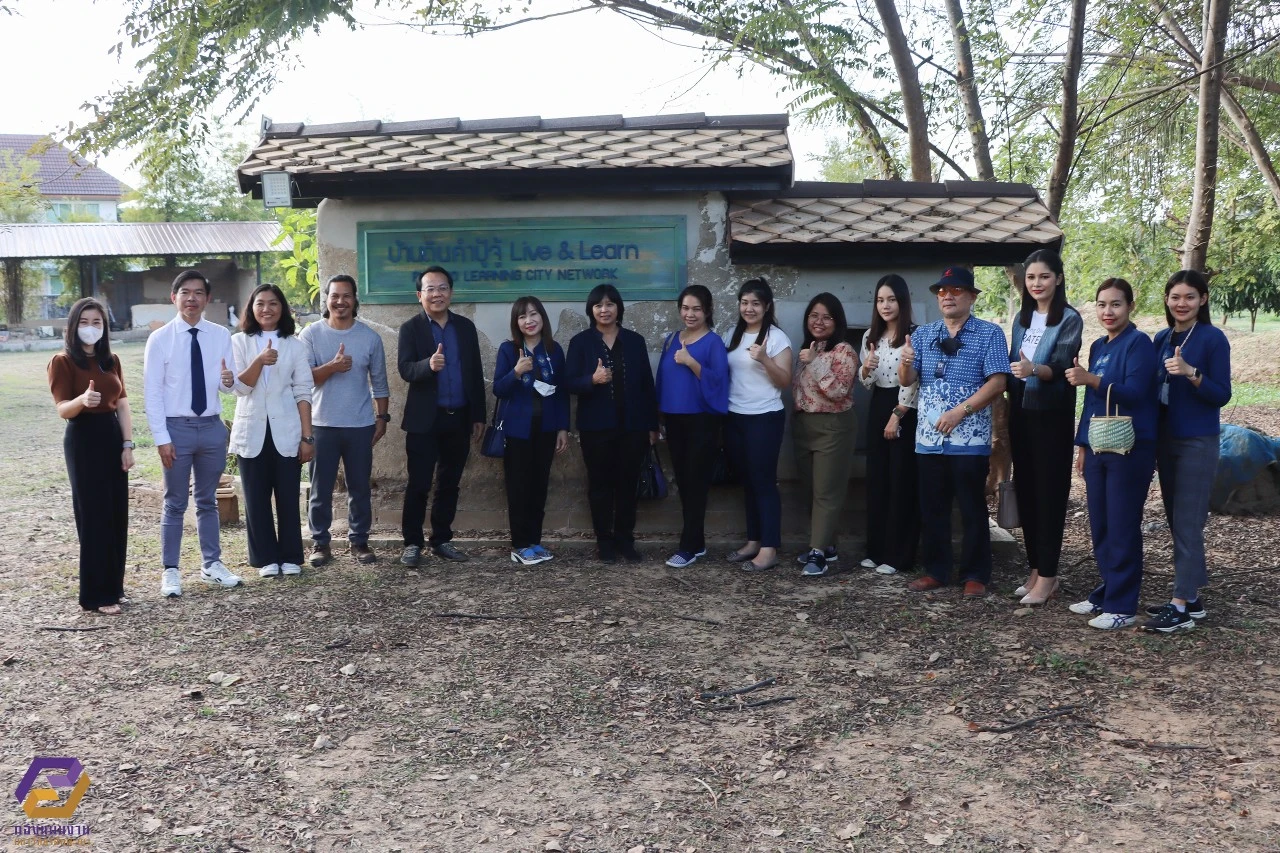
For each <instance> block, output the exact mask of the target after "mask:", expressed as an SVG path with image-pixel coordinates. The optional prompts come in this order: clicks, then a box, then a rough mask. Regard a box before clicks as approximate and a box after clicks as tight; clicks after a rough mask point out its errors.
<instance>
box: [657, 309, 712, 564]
mask: <svg viewBox="0 0 1280 853" xmlns="http://www.w3.org/2000/svg"><path fill="white" fill-rule="evenodd" d="M676 305H677V306H678V307H679V308H680V320H681V324H682V328H681V330H680V331H679V332H673V333H672V334H671V335H669V336H668V337H667V340H666V343H664V344H663V347H662V358H660V359H659V360H658V383H657V384H658V410H659V411H660V412H662V417H663V421H664V422H665V423H666V428H667V447H668V448H669V449H670V450H671V467H672V469H673V470H674V471H675V476H676V483H677V484H679V487H680V510H681V513H682V514H683V526H682V527H681V530H680V547H679V549H678V550H677V551H676V553H675V554H673V555H671V558H670V559H668V560H667V565H668V566H671V567H672V568H676V569H683V568H684V567H686V566H691V565H693V563H694V562H696V561H697V559H698V558H699V557H702V556H705V555H706V553H707V542H706V538H705V533H704V531H705V521H706V514H707V493H708V492H709V491H710V489H711V469H712V468H713V467H714V466H715V462H716V450H717V445H718V440H719V438H720V422H721V420H722V419H723V417H724V415H725V413H726V412H728V411H729V361H728V357H727V355H726V352H725V348H724V341H722V340H721V339H720V336H719V335H717V334H714V333H713V332H712V331H711V324H712V313H711V291H710V290H708V289H707V288H705V287H703V286H702V285H701V284H691V285H689V286H688V287H686V288H685V289H684V290H682V291H680V298H679V299H677V300H676Z"/></svg>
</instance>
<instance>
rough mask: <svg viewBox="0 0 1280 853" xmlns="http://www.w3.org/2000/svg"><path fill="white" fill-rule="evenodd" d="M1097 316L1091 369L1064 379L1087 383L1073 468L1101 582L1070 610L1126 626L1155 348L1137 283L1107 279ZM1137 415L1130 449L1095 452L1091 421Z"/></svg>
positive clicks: (1147, 458)
mask: <svg viewBox="0 0 1280 853" xmlns="http://www.w3.org/2000/svg"><path fill="white" fill-rule="evenodd" d="M1096 308H1097V311H1098V321H1099V322H1100V323H1101V324H1102V328H1103V329H1105V330H1106V335H1104V336H1103V337H1100V338H1098V339H1097V340H1096V341H1094V342H1093V346H1091V347H1090V348H1089V369H1088V370H1086V369H1084V368H1083V367H1080V366H1079V365H1080V360H1079V359H1076V362H1075V366H1073V367H1071V368H1069V369H1068V370H1067V372H1066V376H1067V381H1068V382H1070V383H1071V384H1072V385H1074V386H1077V387H1079V386H1081V385H1083V386H1085V392H1084V411H1083V413H1082V414H1081V416H1080V428H1079V429H1078V430H1077V431H1076V445H1077V446H1078V450H1077V451H1076V470H1077V471H1078V472H1081V473H1082V474H1083V475H1084V482H1085V489H1086V490H1087V493H1088V502H1089V527H1090V529H1091V531H1092V533H1093V555H1094V560H1095V562H1097V564H1098V571H1099V573H1100V574H1101V575H1102V583H1101V584H1099V585H1098V587H1097V589H1095V590H1094V591H1093V592H1091V593H1090V594H1089V597H1088V598H1086V599H1085V600H1084V601H1079V602H1076V603H1075V604H1072V605H1071V606H1070V608H1069V609H1070V610H1071V612H1072V613H1079V614H1081V615H1093V618H1092V619H1090V620H1089V624H1090V625H1091V626H1092V627H1094V628H1100V629H1102V630H1115V629H1117V628H1127V627H1129V626H1130V625H1132V624H1133V623H1134V622H1135V621H1136V619H1137V612H1138V592H1139V591H1140V589H1141V588H1142V506H1143V504H1144V503H1146V500H1147V492H1148V491H1149V490H1150V489H1151V474H1152V472H1153V471H1154V469H1155V464H1156V390H1155V375H1156V374H1155V371H1156V353H1155V347H1153V346H1152V345H1151V339H1150V338H1148V337H1147V336H1146V335H1144V334H1143V333H1142V332H1140V331H1138V329H1137V328H1136V327H1135V326H1134V325H1133V323H1131V322H1130V321H1129V315H1130V313H1131V312H1132V311H1133V288H1132V287H1130V286H1129V282H1127V281H1125V280H1124V279H1122V278H1109V279H1107V280H1106V281H1104V282H1103V283H1102V285H1101V286H1100V287H1099V288H1098V293H1097V296H1096ZM1108 392H1110V394H1111V412H1110V414H1111V415H1115V414H1117V411H1116V410H1117V409H1118V410H1119V414H1121V415H1127V416H1129V417H1131V418H1133V431H1134V435H1135V438H1136V441H1135V442H1134V445H1133V449H1132V450H1130V451H1129V452H1128V453H1124V454H1121V453H1105V452H1100V453H1095V452H1093V450H1092V448H1090V447H1089V423H1090V421H1091V420H1092V419H1093V418H1095V417H1103V416H1105V415H1106V414H1107V412H1106V408H1107V394H1108Z"/></svg>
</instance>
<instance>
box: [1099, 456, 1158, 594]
mask: <svg viewBox="0 0 1280 853" xmlns="http://www.w3.org/2000/svg"><path fill="white" fill-rule="evenodd" d="M1155 465H1156V447H1155V442H1153V441H1139V442H1137V443H1136V444H1134V446H1133V450H1131V451H1129V453H1128V454H1127V455H1124V456H1122V455H1120V454H1119V453H1094V452H1093V451H1092V450H1089V449H1088V448H1085V451H1084V483H1085V489H1086V490H1087V492H1088V501H1089V529H1090V530H1091V531H1092V533H1093V557H1094V559H1095V560H1096V561H1097V563H1098V573H1099V574H1101V575H1102V583H1101V584H1099V585H1098V587H1097V589H1095V590H1094V591H1093V592H1091V593H1089V600H1090V601H1092V602H1093V603H1094V604H1096V605H1097V606H1099V607H1101V608H1102V610H1103V612H1104V613H1118V614H1121V615H1124V616H1136V615H1137V613H1138V593H1139V592H1140V591H1141V589H1142V505H1143V504H1144V503H1146V500H1147V492H1148V491H1149V490H1150V489H1151V475H1152V473H1153V472H1154V469H1155Z"/></svg>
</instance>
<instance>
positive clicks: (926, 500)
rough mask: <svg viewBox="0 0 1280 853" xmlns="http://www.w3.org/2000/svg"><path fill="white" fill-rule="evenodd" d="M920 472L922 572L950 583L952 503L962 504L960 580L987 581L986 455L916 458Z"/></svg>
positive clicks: (937, 454) (988, 552)
mask: <svg viewBox="0 0 1280 853" xmlns="http://www.w3.org/2000/svg"><path fill="white" fill-rule="evenodd" d="M916 467H917V469H918V471H919V475H920V514H921V515H922V516H923V518H924V521H923V524H922V525H921V527H922V533H921V537H920V541H921V545H922V546H923V553H922V555H921V556H922V558H923V562H924V570H925V571H926V572H927V573H928V574H929V575H931V576H932V577H933V578H935V579H937V580H938V581H940V582H941V583H944V584H945V583H950V582H951V566H952V559H951V503H952V500H954V501H955V503H956V505H957V506H958V507H959V508H960V523H961V525H963V527H964V531H963V534H962V537H961V542H960V580H965V581H978V582H979V583H984V584H988V583H991V528H990V527H989V526H988V521H987V471H988V470H989V469H990V467H991V459H990V457H987V456H948V455H944V454H941V453H921V454H919V455H917V456H916ZM894 568H897V567H896V566H895V567H894Z"/></svg>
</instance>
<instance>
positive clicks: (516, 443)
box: [493, 296, 569, 566]
mask: <svg viewBox="0 0 1280 853" xmlns="http://www.w3.org/2000/svg"><path fill="white" fill-rule="evenodd" d="M564 373H565V369H564V351H563V350H561V349H560V345H559V344H557V343H556V342H555V340H553V339H552V337H551V320H550V319H549V318H548V317H547V310H546V309H545V308H543V307H542V303H541V302H540V301H539V300H538V298H537V297H536V296H522V297H520V298H519V299H517V300H516V301H515V303H514V304H513V305H512V306H511V340H509V341H503V342H502V345H501V346H499V347H498V358H497V361H496V362H495V363H494V366H493V395H494V396H495V397H497V398H498V400H499V405H501V406H502V414H501V418H502V421H503V432H504V433H505V434H506V449H505V450H504V451H503V454H502V472H503V474H504V475H505V479H506V484H507V518H508V519H509V522H510V524H511V562H513V563H520V564H521V565H524V566H532V565H536V564H538V563H542V562H545V561H547V560H550V559H552V557H553V556H554V555H553V554H552V553H551V552H550V551H548V550H547V549H546V548H543V547H542V518H543V512H544V510H545V509H546V505H547V483H548V482H549V481H550V479H551V461H552V459H553V458H554V457H555V455H556V454H557V453H563V452H564V449H565V448H566V447H568V446H569V394H568V392H567V391H565V389H564V385H563V384H562V383H561V381H560V380H561V378H562V377H563V376H564Z"/></svg>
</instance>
